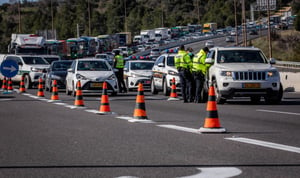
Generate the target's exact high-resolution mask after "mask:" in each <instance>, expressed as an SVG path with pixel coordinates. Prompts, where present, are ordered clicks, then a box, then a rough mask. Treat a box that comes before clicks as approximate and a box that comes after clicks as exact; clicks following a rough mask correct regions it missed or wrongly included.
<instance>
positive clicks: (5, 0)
mask: <svg viewBox="0 0 300 178" xmlns="http://www.w3.org/2000/svg"><path fill="white" fill-rule="evenodd" d="M16 1H18V0H0V5H2V4H4V3H8V2H16ZM28 1H36V0H28Z"/></svg>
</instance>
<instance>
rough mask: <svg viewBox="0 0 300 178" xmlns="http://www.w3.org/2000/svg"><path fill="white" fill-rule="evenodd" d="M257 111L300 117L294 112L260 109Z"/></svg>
mask: <svg viewBox="0 0 300 178" xmlns="http://www.w3.org/2000/svg"><path fill="white" fill-rule="evenodd" d="M256 111H261V112H272V113H278V114H289V115H296V116H300V113H294V112H284V111H272V110H264V109H258V110H256Z"/></svg>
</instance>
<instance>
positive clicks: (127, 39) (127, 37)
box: [116, 32, 132, 46]
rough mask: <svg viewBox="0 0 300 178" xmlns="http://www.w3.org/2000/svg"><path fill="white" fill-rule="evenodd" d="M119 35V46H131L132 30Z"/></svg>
mask: <svg viewBox="0 0 300 178" xmlns="http://www.w3.org/2000/svg"><path fill="white" fill-rule="evenodd" d="M116 35H117V36H118V46H130V45H131V43H132V38H131V32H120V33H117V34H116Z"/></svg>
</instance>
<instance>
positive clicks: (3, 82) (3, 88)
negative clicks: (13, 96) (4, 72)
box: [2, 77, 7, 91]
mask: <svg viewBox="0 0 300 178" xmlns="http://www.w3.org/2000/svg"><path fill="white" fill-rule="evenodd" d="M2 90H3V91H6V90H7V80H6V77H4V78H3V80H2Z"/></svg>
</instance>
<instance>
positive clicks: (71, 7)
mask: <svg viewBox="0 0 300 178" xmlns="http://www.w3.org/2000/svg"><path fill="white" fill-rule="evenodd" d="M235 1H236V0H226V1H224V0H207V1H203V0H164V1H159V0H101V1H100V0H89V1H86V0H67V1H66V0H52V1H49V0H40V1H37V2H33V1H22V2H23V3H22V4H21V6H20V8H19V6H18V4H2V5H1V6H0V22H1V23H0V52H1V53H5V52H6V51H7V45H8V43H9V41H10V36H11V34H12V33H37V32H38V31H45V30H48V32H49V31H52V28H53V29H54V30H55V31H56V37H57V39H67V38H71V37H76V36H77V25H79V34H80V35H88V36H97V35H101V34H114V33H117V32H121V31H130V32H131V33H132V35H135V34H137V33H139V32H140V30H142V29H152V28H156V27H161V26H164V27H172V26H178V25H187V24H189V23H191V24H203V23H205V22H216V23H217V24H218V27H219V28H223V27H226V26H235V15H234V2H235ZM255 1H256V0H249V1H245V7H246V18H247V19H250V11H249V10H250V4H251V3H253V2H255ZM87 2H89V3H87ZM124 2H125V3H124ZM236 2H239V1H236ZM290 2H291V0H279V1H278V2H277V4H278V5H277V6H278V8H280V7H283V6H285V5H287V4H288V3H290ZM293 2H297V1H293ZM19 12H20V13H19ZM19 14H20V16H19ZM241 14H242V10H241V4H240V3H237V21H238V22H237V24H241V19H242V18H241V17H242V15H241ZM254 16H255V19H257V18H259V16H266V12H261V13H258V12H256V13H255V14H254ZM19 21H20V22H21V23H19ZM52 21H53V23H52ZM53 36H54V35H53Z"/></svg>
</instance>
